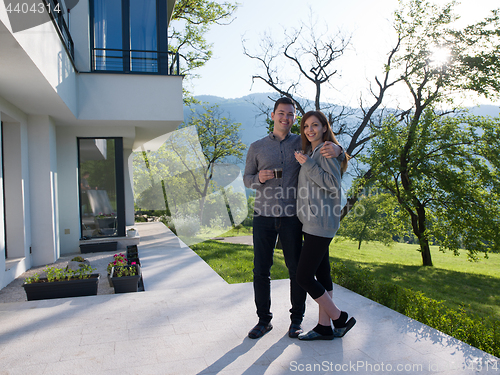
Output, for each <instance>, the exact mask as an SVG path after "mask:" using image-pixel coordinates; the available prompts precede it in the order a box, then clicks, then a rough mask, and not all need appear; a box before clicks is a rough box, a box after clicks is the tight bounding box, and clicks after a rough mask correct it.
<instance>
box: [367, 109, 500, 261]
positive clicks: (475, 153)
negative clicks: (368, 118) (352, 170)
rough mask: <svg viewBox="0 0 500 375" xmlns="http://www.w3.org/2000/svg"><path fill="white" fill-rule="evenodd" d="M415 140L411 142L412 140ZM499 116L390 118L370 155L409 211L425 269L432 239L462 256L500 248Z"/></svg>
mask: <svg viewBox="0 0 500 375" xmlns="http://www.w3.org/2000/svg"><path fill="white" fill-rule="evenodd" d="M410 138H411V142H409V139H410ZM499 147H500V119H498V118H495V119H491V118H483V117H475V116H471V115H468V116H465V115H461V116H442V115H437V114H435V113H434V112H433V111H432V110H431V109H428V110H426V111H425V112H424V113H423V114H422V116H421V117H420V118H419V119H418V122H415V117H414V116H409V117H408V118H407V120H406V121H400V120H399V119H396V118H394V117H390V118H388V119H386V121H385V122H384V124H383V127H382V129H381V130H380V131H379V132H378V134H377V142H374V143H373V144H372V147H371V153H370V155H369V156H368V157H366V158H364V160H365V161H366V162H367V163H369V165H370V166H371V168H372V170H373V171H374V173H376V175H377V180H378V183H379V184H380V185H381V186H382V187H383V188H384V189H386V190H387V191H390V192H391V194H392V195H393V196H394V197H395V198H396V199H397V201H398V203H399V205H400V207H401V209H403V210H405V211H406V212H407V213H408V216H409V219H410V223H411V227H412V230H413V233H414V234H415V236H416V237H417V238H418V240H419V243H420V251H421V253H422V262H423V265H424V266H432V259H431V253H430V248H429V242H430V241H431V240H432V239H434V238H435V239H436V240H437V241H438V243H439V244H440V247H441V249H442V250H444V249H451V250H453V251H454V252H455V254H458V251H459V249H460V248H465V249H467V250H468V254H469V257H470V258H471V259H474V258H475V257H476V254H477V253H478V252H479V251H483V252H485V253H487V252H488V251H498V250H499V249H500V234H499V233H498V226H499V224H500V220H499V217H500V179H499V167H500V157H499V154H498V148H499Z"/></svg>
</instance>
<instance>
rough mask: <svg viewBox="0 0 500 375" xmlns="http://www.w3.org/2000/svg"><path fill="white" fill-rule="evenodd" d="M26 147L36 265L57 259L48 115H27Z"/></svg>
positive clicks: (53, 149)
mask: <svg viewBox="0 0 500 375" xmlns="http://www.w3.org/2000/svg"><path fill="white" fill-rule="evenodd" d="M28 144H29V152H28V160H29V176H30V200H29V202H30V206H31V215H30V219H31V236H32V239H33V241H32V244H31V247H32V262H33V266H39V265H44V264H48V263H53V262H55V261H56V260H57V259H58V258H59V256H60V247H59V245H60V242H59V215H58V202H57V185H58V184H57V177H58V176H57V155H56V148H57V145H56V128H55V125H54V123H53V121H52V120H51V119H50V118H49V117H48V116H42V115H38V116H32V115H30V116H28Z"/></svg>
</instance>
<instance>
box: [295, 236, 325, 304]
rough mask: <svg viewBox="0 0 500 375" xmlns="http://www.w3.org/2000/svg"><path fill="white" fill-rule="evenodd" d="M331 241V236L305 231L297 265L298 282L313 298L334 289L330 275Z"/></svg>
mask: <svg viewBox="0 0 500 375" xmlns="http://www.w3.org/2000/svg"><path fill="white" fill-rule="evenodd" d="M330 242H332V239H331V238H325V237H318V236H313V235H311V234H307V233H304V244H303V245H302V251H301V252H300V259H299V264H298V266H297V282H298V283H299V285H300V286H301V287H302V288H303V289H304V290H305V291H306V292H307V293H309V295H310V296H311V297H312V298H313V299H316V298H319V297H321V296H322V295H323V294H324V293H325V290H326V291H331V290H333V282H332V276H331V275H330V258H329V256H330V254H329V253H330V252H329V246H330ZM314 276H316V278H315V277H314Z"/></svg>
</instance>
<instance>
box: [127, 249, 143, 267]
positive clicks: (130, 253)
mask: <svg viewBox="0 0 500 375" xmlns="http://www.w3.org/2000/svg"><path fill="white" fill-rule="evenodd" d="M127 262H128V264H129V265H131V264H132V262H135V263H136V264H138V265H139V266H140V265H141V261H140V260H139V250H138V249H137V245H130V246H127Z"/></svg>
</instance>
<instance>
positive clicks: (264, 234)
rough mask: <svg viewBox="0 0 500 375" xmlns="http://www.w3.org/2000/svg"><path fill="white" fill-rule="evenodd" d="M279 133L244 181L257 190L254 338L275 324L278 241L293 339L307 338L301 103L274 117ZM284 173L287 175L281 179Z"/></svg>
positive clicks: (266, 142)
mask: <svg viewBox="0 0 500 375" xmlns="http://www.w3.org/2000/svg"><path fill="white" fill-rule="evenodd" d="M271 119H272V120H273V121H274V129H273V132H272V133H271V134H269V135H268V136H266V137H264V138H262V139H260V140H258V141H256V142H254V143H252V144H251V145H250V148H249V149H248V154H247V160H246V165H245V173H244V175H243V181H244V183H245V186H246V187H247V188H251V189H255V190H256V197H255V208H254V211H255V213H254V219H253V243H254V269H253V273H254V276H253V286H254V296H255V305H256V307H257V316H258V318H259V321H258V323H257V325H256V326H255V327H254V328H253V329H252V330H251V331H250V332H249V334H248V337H250V338H252V339H256V338H259V337H262V336H263V335H265V334H266V333H267V332H269V331H270V330H271V329H272V328H273V326H272V324H271V319H272V316H273V315H272V313H271V266H272V264H273V253H274V247H275V245H276V240H277V236H278V235H279V238H280V240H281V245H282V248H283V255H284V257H285V263H286V266H287V268H288V273H289V277H290V299H291V303H292V308H291V309H290V313H291V315H290V319H291V324H290V327H289V329H288V336H289V337H291V338H296V337H298V335H299V334H300V333H301V332H302V329H301V324H302V319H303V317H304V311H305V300H306V292H305V291H304V290H303V289H302V288H301V287H300V286H299V285H298V284H297V281H296V270H297V263H298V260H299V257H300V250H301V247H302V224H301V223H300V221H299V220H298V218H297V215H296V198H297V196H296V193H297V191H296V190H297V179H298V174H299V170H300V164H299V163H298V162H297V161H296V159H295V156H294V152H295V151H297V150H300V149H301V148H302V147H301V138H300V135H296V134H292V133H290V129H291V128H292V125H293V124H294V123H295V103H294V102H293V100H291V99H289V98H280V99H278V100H277V101H276V103H275V105H274V110H273V112H272V113H271ZM341 151H342V149H341V147H339V146H337V145H334V144H333V143H331V142H328V143H327V144H325V146H323V147H322V149H321V153H322V154H323V155H324V156H325V157H337V156H338V155H339V154H340V153H341ZM280 171H281V173H280Z"/></svg>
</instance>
